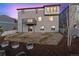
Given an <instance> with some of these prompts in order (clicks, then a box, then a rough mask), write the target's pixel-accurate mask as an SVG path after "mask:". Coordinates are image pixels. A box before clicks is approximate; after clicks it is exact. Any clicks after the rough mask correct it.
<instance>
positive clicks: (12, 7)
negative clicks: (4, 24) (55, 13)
mask: <svg viewBox="0 0 79 59" xmlns="http://www.w3.org/2000/svg"><path fill="white" fill-rule="evenodd" d="M48 4H49V5H50V4H53V3H0V15H8V16H10V17H12V18H16V19H18V16H17V15H18V13H17V10H16V9H18V8H30V7H40V6H43V5H48ZM67 5H68V4H62V6H61V9H62V10H63V8H65V7H66V6H67Z"/></svg>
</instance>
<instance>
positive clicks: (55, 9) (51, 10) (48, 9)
mask: <svg viewBox="0 0 79 59" xmlns="http://www.w3.org/2000/svg"><path fill="white" fill-rule="evenodd" d="M58 13H59V6H52V7H45V14H58Z"/></svg>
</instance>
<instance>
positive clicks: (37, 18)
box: [17, 4, 66, 32]
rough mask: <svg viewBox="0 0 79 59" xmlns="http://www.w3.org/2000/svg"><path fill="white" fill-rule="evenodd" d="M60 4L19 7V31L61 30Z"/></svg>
mask: <svg viewBox="0 0 79 59" xmlns="http://www.w3.org/2000/svg"><path fill="white" fill-rule="evenodd" d="M60 6H61V5H60V4H58V5H45V6H42V7H34V8H20V9H17V10H18V32H29V31H31V32H59V30H60V26H59V24H60V17H61V16H60V14H61V13H60ZM64 11H65V10H64ZM64 11H63V12H64ZM63 15H64V14H63ZM65 16H66V15H65Z"/></svg>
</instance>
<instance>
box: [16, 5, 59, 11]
mask: <svg viewBox="0 0 79 59" xmlns="http://www.w3.org/2000/svg"><path fill="white" fill-rule="evenodd" d="M50 6H60V4H54V5H44V6H40V7H30V8H19V9H17V10H25V9H39V8H44V7H50Z"/></svg>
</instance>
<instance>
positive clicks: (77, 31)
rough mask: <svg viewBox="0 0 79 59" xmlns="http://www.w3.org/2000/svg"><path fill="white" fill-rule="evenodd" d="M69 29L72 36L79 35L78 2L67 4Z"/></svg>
mask: <svg viewBox="0 0 79 59" xmlns="http://www.w3.org/2000/svg"><path fill="white" fill-rule="evenodd" d="M69 29H70V33H71V35H73V36H78V37H79V4H78V3H76V4H75V3H73V4H69Z"/></svg>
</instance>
